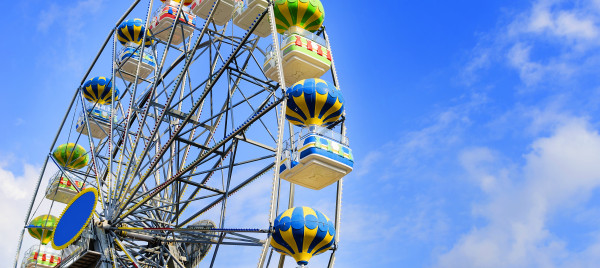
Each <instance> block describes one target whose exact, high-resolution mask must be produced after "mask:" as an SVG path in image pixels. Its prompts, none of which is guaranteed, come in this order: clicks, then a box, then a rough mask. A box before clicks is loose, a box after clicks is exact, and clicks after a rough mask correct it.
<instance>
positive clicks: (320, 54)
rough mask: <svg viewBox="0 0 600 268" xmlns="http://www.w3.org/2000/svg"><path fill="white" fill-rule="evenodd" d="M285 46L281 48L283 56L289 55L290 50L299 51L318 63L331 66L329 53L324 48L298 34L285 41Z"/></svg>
mask: <svg viewBox="0 0 600 268" xmlns="http://www.w3.org/2000/svg"><path fill="white" fill-rule="evenodd" d="M285 42H286V45H284V46H283V47H282V48H281V51H282V52H283V54H284V55H285V54H287V53H289V52H290V51H291V50H301V51H302V52H304V53H306V54H307V55H310V56H312V57H314V58H316V59H319V60H320V61H323V62H325V63H327V64H328V65H330V64H331V51H329V50H327V48H326V47H325V46H322V45H321V44H319V43H317V42H315V41H312V40H310V39H308V38H306V37H304V36H301V35H298V34H292V35H291V36H289V37H288V38H287V39H286V41H285Z"/></svg>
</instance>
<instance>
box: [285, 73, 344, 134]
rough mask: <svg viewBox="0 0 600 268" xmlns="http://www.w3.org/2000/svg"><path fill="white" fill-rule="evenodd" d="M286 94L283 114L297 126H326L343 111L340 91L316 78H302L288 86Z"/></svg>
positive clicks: (335, 119) (342, 99)
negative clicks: (285, 107)
mask: <svg viewBox="0 0 600 268" xmlns="http://www.w3.org/2000/svg"><path fill="white" fill-rule="evenodd" d="M286 94H287V97H288V99H287V109H286V111H285V116H286V118H287V119H288V120H289V121H290V122H291V123H292V124H294V125H297V126H309V125H319V126H328V125H331V124H333V123H334V122H335V121H337V120H338V119H339V118H340V116H341V115H342V113H343V112H344V98H343V97H342V93H341V91H340V90H339V89H337V88H336V87H334V86H333V85H331V84H329V83H327V82H326V81H324V80H321V79H318V78H311V79H305V80H302V81H300V82H298V83H296V84H294V85H293V86H292V87H291V88H289V89H288V90H287V92H286Z"/></svg>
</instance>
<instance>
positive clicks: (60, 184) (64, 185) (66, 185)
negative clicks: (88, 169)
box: [58, 177, 84, 191]
mask: <svg viewBox="0 0 600 268" xmlns="http://www.w3.org/2000/svg"><path fill="white" fill-rule="evenodd" d="M73 182H75V185H77V187H78V188H83V186H84V183H83V182H81V181H78V180H73ZM58 187H61V188H66V189H68V190H72V191H76V189H75V186H74V185H73V184H72V183H71V181H69V180H68V179H67V178H65V177H60V181H59V182H58Z"/></svg>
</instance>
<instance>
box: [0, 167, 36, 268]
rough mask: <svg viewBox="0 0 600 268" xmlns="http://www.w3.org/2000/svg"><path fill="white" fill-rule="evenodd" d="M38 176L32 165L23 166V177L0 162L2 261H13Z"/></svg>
mask: <svg viewBox="0 0 600 268" xmlns="http://www.w3.org/2000/svg"><path fill="white" fill-rule="evenodd" d="M3 158H4V157H3ZM9 162H12V161H9ZM38 176H39V168H37V167H35V166H33V165H30V164H23V175H15V174H14V173H13V172H12V171H10V170H9V169H8V168H7V162H0V211H2V214H3V215H4V216H3V217H0V237H2V239H3V241H4V243H0V257H1V258H2V259H4V260H11V261H12V260H13V259H14V254H15V253H16V250H17V241H18V238H19V235H20V233H21V230H22V228H23V224H24V220H25V214H26V213H27V208H28V207H29V202H30V200H31V193H32V192H33V191H32V190H33V188H34V187H35V183H36V181H37V178H38ZM25 235H27V233H26V234H25ZM23 250H26V247H24V248H22V251H23ZM19 261H20V259H19Z"/></svg>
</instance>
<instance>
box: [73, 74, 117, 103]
mask: <svg viewBox="0 0 600 268" xmlns="http://www.w3.org/2000/svg"><path fill="white" fill-rule="evenodd" d="M82 90H83V96H84V97H85V99H86V100H88V101H90V102H96V103H98V104H101V105H108V104H111V103H112V90H113V85H112V81H111V79H107V78H106V77H103V76H98V77H94V78H92V79H90V80H88V81H87V82H85V84H83V89H82ZM118 99H119V90H118V89H116V88H115V100H118Z"/></svg>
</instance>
